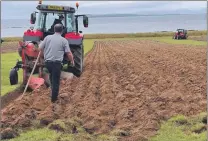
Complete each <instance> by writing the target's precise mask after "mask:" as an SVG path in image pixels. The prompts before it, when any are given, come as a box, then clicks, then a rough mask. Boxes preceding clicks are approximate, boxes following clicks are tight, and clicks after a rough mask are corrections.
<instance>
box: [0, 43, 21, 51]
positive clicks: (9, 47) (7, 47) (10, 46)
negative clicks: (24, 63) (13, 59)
mask: <svg viewBox="0 0 208 141" xmlns="http://www.w3.org/2000/svg"><path fill="white" fill-rule="evenodd" d="M18 46H19V43H18V42H3V43H2V44H1V53H12V52H17V49H18Z"/></svg>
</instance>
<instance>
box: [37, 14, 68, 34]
mask: <svg viewBox="0 0 208 141" xmlns="http://www.w3.org/2000/svg"><path fill="white" fill-rule="evenodd" d="M57 23H60V24H62V25H63V26H64V27H65V15H64V13H52V12H51V13H49V12H40V13H39V17H38V22H37V24H36V25H35V28H36V29H41V30H43V31H44V32H51V33H52V32H54V25H55V24H57Z"/></svg>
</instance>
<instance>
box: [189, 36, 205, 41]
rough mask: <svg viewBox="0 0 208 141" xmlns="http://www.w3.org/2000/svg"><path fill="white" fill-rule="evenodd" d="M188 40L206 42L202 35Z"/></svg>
mask: <svg viewBox="0 0 208 141" xmlns="http://www.w3.org/2000/svg"><path fill="white" fill-rule="evenodd" d="M188 39H190V40H196V41H207V36H206V35H203V36H195V37H194V36H193V37H188Z"/></svg>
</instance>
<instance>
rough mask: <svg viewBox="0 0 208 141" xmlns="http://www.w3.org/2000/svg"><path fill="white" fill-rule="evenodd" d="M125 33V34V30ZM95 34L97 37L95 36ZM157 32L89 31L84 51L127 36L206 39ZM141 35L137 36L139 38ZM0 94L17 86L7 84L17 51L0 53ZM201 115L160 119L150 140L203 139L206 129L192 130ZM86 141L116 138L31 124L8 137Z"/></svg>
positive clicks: (113, 140) (28, 140) (163, 39)
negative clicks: (98, 32)
mask: <svg viewBox="0 0 208 141" xmlns="http://www.w3.org/2000/svg"><path fill="white" fill-rule="evenodd" d="M192 34H193V35H198V34H199V35H201V34H202V35H204V34H206V32H197V33H194V32H193V33H192ZM125 35H126V34H125ZM95 36H96V37H95ZM155 36H157V35H156V34H153V33H151V34H149V35H147V34H146V36H145V35H141V34H135V35H131V36H130V34H129V36H124V34H121V35H119V36H115V35H111V36H107V35H93V37H94V39H92V35H91V36H90V35H89V36H88V37H87V38H88V39H86V40H85V41H84V50H85V54H86V53H87V52H89V51H90V50H91V49H92V47H93V43H94V41H95V40H103V38H105V39H104V40H123V39H126V40H130V39H141V40H142V39H150V40H157V41H160V42H165V43H169V44H186V45H206V44H207V43H206V42H205V41H193V40H173V39H172V37H171V35H170V33H169V34H168V33H164V34H158V36H157V37H155ZM163 36H165V37H163ZM138 37H140V38H138ZM19 39H21V38H5V41H6V42H10V41H17V40H19ZM1 57H2V58H1V59H2V60H1V67H2V68H1V76H2V80H1V85H2V89H1V94H2V95H5V94H6V93H7V92H9V91H12V90H14V89H15V88H16V87H17V86H10V84H9V70H10V69H11V68H12V67H13V66H14V65H15V62H16V59H18V58H19V56H18V54H17V52H15V53H6V54H2V56H1ZM19 78H20V81H21V78H22V72H21V70H20V71H19ZM202 116H204V113H202V114H201V115H199V116H196V117H194V118H188V117H184V116H176V117H173V118H171V119H170V120H168V121H166V122H163V123H162V125H161V128H160V130H159V131H158V134H157V135H156V136H154V137H152V138H151V139H150V140H149V141H205V139H206V133H205V131H203V132H202V133H200V134H197V133H195V132H194V131H195V130H197V129H200V128H202V127H203V124H202ZM180 121H185V124H180V125H178V124H176V123H178V122H180ZM80 130H81V131H83V129H82V128H81V127H80ZM40 140H42V141H68V140H71V141H75V140H76V141H82V140H83V141H88V140H96V141H107V140H108V141H116V140H117V136H115V135H114V134H111V135H100V136H98V137H95V136H94V135H90V134H87V133H85V132H80V133H79V134H76V135H73V134H69V133H61V132H55V131H53V130H51V129H49V128H47V127H46V128H34V129H32V130H28V131H26V132H21V134H20V136H19V137H17V138H15V139H12V140H10V141H40Z"/></svg>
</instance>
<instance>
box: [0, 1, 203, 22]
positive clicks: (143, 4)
mask: <svg viewBox="0 0 208 141" xmlns="http://www.w3.org/2000/svg"><path fill="white" fill-rule="evenodd" d="M1 3H2V4H1V18H2V19H28V17H29V16H30V13H31V12H33V11H35V10H36V6H37V4H38V1H30V2H26V1H15V2H14V1H9V2H8V1H2V2H1ZM43 3H45V4H56V5H68V6H72V7H75V1H70V2H69V1H59V2H57V1H43ZM79 4H80V7H79V13H80V14H83V13H85V14H120V13H121V14H125V13H128V14H129V13H132V14H189V13H190V14H195V13H196V14H197V13H206V6H207V2H206V1H204V2H202V1H80V2H79Z"/></svg>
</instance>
